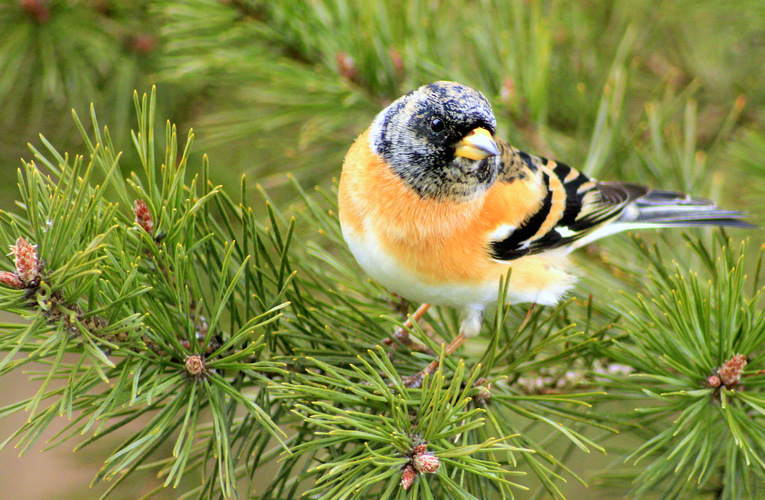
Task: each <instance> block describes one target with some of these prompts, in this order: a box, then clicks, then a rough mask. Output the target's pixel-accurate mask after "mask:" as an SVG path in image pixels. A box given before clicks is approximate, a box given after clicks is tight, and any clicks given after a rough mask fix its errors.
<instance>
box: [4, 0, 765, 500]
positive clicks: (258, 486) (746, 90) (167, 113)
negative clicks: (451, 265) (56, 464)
mask: <svg viewBox="0 0 765 500" xmlns="http://www.w3.org/2000/svg"><path fill="white" fill-rule="evenodd" d="M747 7H748V8H749V10H747V11H744V10H743V9H742V10H741V11H736V12H732V11H731V9H723V8H721V7H719V6H718V5H717V4H716V3H714V2H698V1H697V2H693V3H691V2H676V3H672V4H664V3H660V2H646V3H642V4H641V5H640V6H636V5H635V4H634V2H627V1H619V2H595V3H594V4H592V5H585V4H574V3H558V2H541V1H537V2H513V3H508V4H507V5H505V3H503V2H491V1H488V0H487V1H479V2H457V1H447V2H429V1H426V0H408V1H394V0H391V1H387V2H368V3H365V2H352V1H349V0H317V1H315V2H305V1H297V0H287V1H283V2H258V1H241V0H232V1H218V2H214V1H203V0H187V1H173V2H159V1H153V0H147V1H145V2H141V3H140V5H138V6H136V5H134V3H133V2H121V1H94V2H75V1H71V2H65V1H55V0H51V1H45V0H24V1H20V2H13V3H6V4H5V5H3V6H1V7H0V31H2V32H3V33H5V34H6V35H4V36H2V37H0V54H2V55H3V57H2V58H0V70H2V73H0V74H2V75H3V76H2V77H0V104H2V107H3V110H4V113H3V119H2V121H0V128H2V130H3V131H6V130H7V131H8V133H7V134H4V137H5V139H4V143H3V145H2V146H3V149H6V150H7V151H10V152H11V153H10V154H15V152H16V151H18V144H17V142H18V141H19V135H20V134H22V133H24V132H23V131H29V130H36V129H38V128H39V129H43V130H50V129H54V130H53V132H52V133H51V134H48V133H47V132H46V137H41V139H40V141H39V142H38V143H36V145H33V146H30V147H31V150H30V151H31V152H30V153H25V154H24V157H25V158H26V159H25V160H24V161H23V163H22V167H21V168H20V169H19V171H18V177H17V179H18V191H17V192H16V193H15V194H13V195H12V199H16V200H18V201H17V202H16V204H15V206H13V207H10V206H7V207H6V209H5V210H3V211H0V245H8V247H10V249H11V253H10V254H9V255H8V257H7V258H5V259H4V260H2V259H0V267H1V268H2V271H0V309H1V310H3V311H7V312H10V313H12V314H15V315H16V316H17V318H18V319H17V320H16V321H13V322H9V323H6V324H3V325H2V330H0V351H1V352H2V353H3V354H2V358H1V359H0V376H2V375H6V374H8V373H11V372H13V371H15V370H32V371H30V375H31V378H32V379H33V380H35V381H36V382H37V391H36V392H35V393H34V394H31V395H30V396H29V397H28V398H26V399H24V400H22V401H18V402H15V403H13V404H10V405H8V406H6V407H5V408H2V409H0V416H2V417H7V416H9V415H12V414H14V413H19V412H24V413H25V415H27V416H28V421H27V422H26V423H25V424H23V425H22V426H21V427H20V428H17V429H14V430H13V431H11V432H9V433H8V434H7V436H5V437H4V439H5V441H4V442H3V443H2V446H3V447H10V446H18V447H19V448H21V450H22V451H24V450H28V449H29V448H30V447H31V446H32V445H33V444H34V443H35V442H37V441H39V440H40V439H46V440H48V441H49V442H50V444H49V445H48V446H50V447H54V446H64V447H67V446H68V447H69V448H71V447H72V446H74V447H75V449H77V450H80V449H83V448H87V449H84V450H82V451H80V452H79V453H91V454H94V455H98V456H97V457H96V459H97V460H99V461H101V462H102V463H103V466H102V468H101V470H100V471H99V472H98V473H97V475H96V477H95V479H94V483H95V484H97V485H99V487H100V489H99V490H98V491H99V493H100V494H104V495H107V496H108V495H112V496H113V497H120V496H124V495H126V494H129V493H127V492H135V491H138V490H140V485H139V486H136V484H135V483H136V482H137V481H138V479H137V478H138V477H142V476H140V474H141V473H142V472H144V471H148V472H150V473H151V474H152V475H155V476H156V477H157V478H158V481H156V482H155V483H152V484H153V485H152V487H151V488H149V490H145V489H144V490H141V493H143V494H154V495H162V494H168V495H169V496H171V497H177V496H184V497H201V498H209V497H232V496H236V495H239V496H242V497H251V498H262V499H277V498H278V499H283V498H296V497H300V496H307V497H310V498H328V499H329V498H477V499H489V498H540V497H552V498H564V497H569V498H577V497H578V496H581V495H582V494H583V493H581V491H587V490H584V489H575V488H576V486H573V485H572V484H575V483H578V484H581V485H586V486H587V487H588V488H589V493H587V494H590V495H592V494H596V495H598V496H599V497H602V496H603V495H612V496H617V495H624V494H631V495H635V496H638V497H647V498H654V497H655V498H725V499H727V498H758V497H759V496H762V490H763V489H765V455H763V451H762V450H763V449H765V427H763V418H765V376H764V375H763V374H765V360H763V357H762V355H763V341H765V313H763V308H762V304H763V299H762V287H761V283H760V276H761V274H762V259H763V249H762V248H761V247H760V244H761V242H762V237H761V235H760V234H759V233H758V232H751V233H749V234H747V233H745V232H742V231H736V232H733V231H731V232H730V234H728V233H725V232H722V231H712V230H704V231H701V230H689V231H687V232H680V231H677V232H662V233H645V234H641V235H636V236H632V237H622V238H614V239H612V240H609V241H608V242H604V243H602V244H599V245H598V246H594V247H590V248H589V250H588V251H584V252H581V255H579V257H578V264H579V266H580V267H581V268H582V280H581V281H582V283H581V286H580V287H579V289H578V290H577V291H576V292H575V293H574V294H573V296H572V297H571V298H570V299H569V300H567V301H566V302H565V303H563V304H561V305H560V306H558V307H554V308H553V307H547V308H544V307H538V306H529V305H520V306H506V305H503V303H502V302H501V301H500V303H499V304H498V305H497V307H496V310H495V311H493V312H492V314H490V315H488V317H487V319H486V320H485V321H484V325H483V333H482V335H481V336H479V337H478V338H476V339H474V340H472V341H471V342H470V343H468V344H467V345H466V346H465V348H463V349H462V350H461V351H459V352H458V355H456V356H451V357H449V358H447V359H441V361H442V364H441V368H440V369H439V370H438V371H437V372H436V373H435V374H434V375H433V376H430V377H427V378H426V380H425V382H424V384H423V387H422V388H419V389H411V388H407V387H405V386H404V384H403V383H402V378H403V377H405V376H407V375H411V374H413V373H415V372H417V371H418V370H419V369H421V368H422V366H424V364H426V363H427V362H428V361H430V360H432V359H434V358H438V357H442V355H441V351H442V346H443V344H444V343H448V341H449V340H451V339H452V338H454V336H455V335H456V333H457V329H458V318H457V317H456V314H455V313H454V311H452V310H450V309H448V308H433V309H432V310H431V311H430V312H429V313H428V314H427V315H426V316H425V317H424V318H423V320H421V321H419V322H416V323H414V324H407V325H405V324H404V323H405V321H406V319H407V315H408V314H412V312H413V311H414V310H415V308H416V307H417V306H418V304H413V303H410V302H408V301H406V300H405V299H402V298H401V297H397V296H395V295H392V294H391V293H390V292H388V291H387V290H385V289H384V288H382V287H381V286H380V285H379V284H377V283H375V282H373V281H371V280H369V279H367V278H366V277H364V276H363V275H362V274H361V272H360V270H359V268H358V266H357V264H356V263H355V261H354V260H353V258H352V257H351V256H350V254H349V252H348V250H347V248H346V246H345V244H344V242H343V239H342V235H341V233H340V230H339V224H338V222H337V217H336V180H335V179H333V176H337V174H338V172H339V165H340V163H341V161H342V155H343V154H344V152H345V150H347V148H348V147H349V145H350V143H351V142H352V140H353V137H354V136H355V134H358V133H359V132H360V131H361V130H363V128H364V127H365V126H366V125H367V124H368V123H369V121H371V118H372V116H373V115H374V113H375V112H377V111H378V110H379V109H381V108H382V107H383V106H384V105H385V103H387V102H390V100H392V99H394V98H395V97H397V96H398V95H400V94H401V93H403V92H405V91H407V90H410V89H411V88H414V87H416V86H417V85H418V84H421V83H425V82H428V81H432V80H436V79H444V78H448V79H452V80H457V81H462V82H464V83H467V84H469V85H471V86H473V87H475V88H478V89H480V90H482V91H483V92H484V93H485V94H486V95H487V96H489V98H490V100H491V101H492V102H493V103H494V105H495V112H496V114H497V116H498V119H499V121H500V130H501V132H500V133H501V134H502V135H503V136H505V137H507V138H509V139H511V142H513V143H514V144H516V145H518V146H519V147H522V148H524V149H527V150H530V151H535V152H538V153H540V154H544V155H548V156H553V157H558V158H561V159H565V160H566V161H567V162H569V163H571V164H574V165H580V166H581V167H582V168H583V170H585V171H586V172H587V173H589V174H592V175H596V176H597V177H598V178H601V179H609V178H620V179H624V180H630V181H635V182H644V183H646V184H651V185H655V186H662V187H665V188H670V189H673V188H677V189H683V190H687V191H691V192H693V193H694V194H697V195H700V196H706V195H708V196H710V197H713V198H715V199H717V200H719V201H720V202H721V203H723V204H725V205H728V206H732V207H734V208H735V207H739V208H741V207H743V208H748V209H749V210H751V211H752V212H753V213H756V212H758V210H759V208H761V207H762V202H761V201H759V200H760V199H762V192H763V187H762V186H764V185H765V184H764V183H763V181H762V179H763V176H764V175H765V171H763V166H762V161H761V158H762V157H763V153H765V127H763V123H762V121H761V115H762V106H763V103H764V102H765V86H764V85H763V78H765V77H764V76H763V74H762V72H761V70H760V67H759V65H760V63H759V61H761V60H762V57H758V56H762V55H765V54H763V52H765V45H764V44H762V43H761V40H760V39H759V38H758V37H761V30H762V28H763V26H762V20H763V19H765V11H763V9H762V6H761V5H760V2H756V1H750V2H747ZM657 13H660V14H661V16H658V17H660V19H657ZM747 13H748V14H747ZM647 20H651V21H652V22H653V23H654V25H653V26H652V27H651V28H650V29H649V28H646V27H645V26H646V22H647ZM721 20H723V21H726V20H727V21H728V22H721ZM712 27H714V36H713V37H711V36H710V35H709V34H710V33H712V31H711V28H712ZM705 28H709V29H705ZM723 48H724V49H723ZM151 82H156V83H157V85H158V90H157V89H153V90H151V91H150V92H148V93H147V94H148V95H143V94H142V93H139V92H137V93H135V94H133V104H132V107H133V108H134V110H135V115H137V121H136V120H135V118H133V117H132V116H131V114H132V113H133V112H132V111H131V110H130V107H131V106H130V105H129V103H128V104H126V101H125V99H124V97H126V96H129V95H130V92H129V89H132V88H146V87H147V85H148V84H149V83H151ZM89 101H93V102H94V104H93V105H92V106H91V107H90V108H89V109H87V108H85V103H86V102H89ZM189 103H193V104H192V105H189ZM70 107H74V108H75V109H76V111H75V113H74V116H73V119H68V118H67V119H66V120H65V119H64V118H62V116H63V113H65V112H66V110H67V109H68V108H70ZM83 110H85V111H83ZM104 116H106V117H107V118H106V120H104V119H103V117H104ZM85 117H87V118H85ZM98 117H101V120H103V121H104V122H106V123H108V126H107V127H103V126H102V124H101V123H100V122H99V118H98ZM65 121H66V122H68V123H71V125H67V124H65V123H64V122H65ZM173 121H178V122H179V123H180V124H181V125H179V126H176V125H173V123H172V122H173ZM54 123H55V124H56V127H53V126H52V125H51V124H54ZM59 123H60V124H61V125H60V126H59V125H58V124H59ZM190 124H194V126H195V127H196V128H197V129H198V130H199V133H200V136H201V141H200V142H201V144H199V145H198V144H194V138H195V132H192V131H190V130H189V125H190ZM12 130H13V131H14V132H11V131H12ZM130 130H132V132H130ZM179 130H183V132H179ZM48 136H50V137H48ZM65 151H72V153H71V154H70V153H66V152H65ZM199 151H202V152H204V151H209V156H207V155H200V153H199ZM16 156H18V154H17V155H16ZM3 158H4V159H3V163H6V161H7V162H8V164H11V163H10V162H11V160H6V159H5V158H6V156H4V157H3ZM13 161H16V160H13ZM238 166H246V168H247V172H246V175H244V176H242V177H241V178H240V180H239V184H238V185H237V184H236V181H235V180H232V177H231V176H230V175H228V176H227V172H229V171H233V170H237V168H234V167H238ZM287 171H290V172H292V173H291V174H289V175H285V172H287ZM317 184H318V186H319V187H316V188H315V189H313V190H311V189H308V188H307V186H314V185H317ZM10 196H11V195H10V194H6V197H10ZM749 239H751V240H752V241H748V240H749ZM646 270H647V272H646ZM498 287H499V289H500V293H505V292H506V290H505V283H504V282H503V283H498ZM620 292H621V293H620ZM401 329H406V330H408V332H409V333H408V336H410V337H412V338H413V339H414V343H409V342H405V341H404V340H405V339H406V338H407V335H402V334H398V335H395V334H394V332H395V331H397V330H398V331H399V332H401V331H402V330H401ZM62 418H63V419H65V420H66V422H67V425H66V427H65V428H64V429H63V430H62V431H60V432H58V433H57V434H55V435H53V436H52V437H51V435H50V433H49V432H46V431H49V426H50V425H51V423H52V422H54V421H55V420H56V419H62ZM137 423H138V424H140V425H138V426H136V424H137ZM118 435H119V436H123V437H120V438H117V437H116V436H118ZM124 436H126V437H124ZM6 438H7V439H6ZM98 442H107V443H109V445H110V447H111V448H110V449H109V450H108V451H106V452H103V454H101V452H100V451H89V450H92V449H93V447H92V446H91V445H93V444H94V443H98ZM596 456H601V457H602V458H597V457H596ZM590 464H593V465H590ZM597 464H603V465H602V466H599V465H597ZM593 468H597V469H598V470H593ZM601 469H602V470H601ZM101 485H105V486H101ZM171 487H172V488H176V489H175V490H169V491H170V492H169V493H167V491H168V489H169V488H171ZM166 488H167V489H166ZM582 488H584V487H582Z"/></svg>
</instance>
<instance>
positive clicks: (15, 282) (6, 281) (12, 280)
mask: <svg viewBox="0 0 765 500" xmlns="http://www.w3.org/2000/svg"><path fill="white" fill-rule="evenodd" d="M0 283H2V284H3V285H5V286H9V287H11V288H24V283H22V282H21V279H19V277H18V276H16V273H9V272H8V271H3V272H0Z"/></svg>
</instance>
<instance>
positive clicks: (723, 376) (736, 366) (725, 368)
mask: <svg viewBox="0 0 765 500" xmlns="http://www.w3.org/2000/svg"><path fill="white" fill-rule="evenodd" d="M745 366H746V356H744V355H743V354H736V355H735V356H733V357H732V358H730V359H729V360H728V361H726V362H725V363H723V365H722V366H721V367H720V369H719V370H717V373H718V375H720V380H721V381H722V383H723V384H725V387H727V388H728V389H730V388H732V387H735V386H736V385H737V384H738V381H739V380H740V379H741V374H742V373H743V372H744V367H745Z"/></svg>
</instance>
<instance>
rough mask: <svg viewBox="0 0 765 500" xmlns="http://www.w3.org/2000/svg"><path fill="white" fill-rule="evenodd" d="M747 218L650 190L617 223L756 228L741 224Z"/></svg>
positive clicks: (706, 202) (684, 196) (704, 202)
mask: <svg viewBox="0 0 765 500" xmlns="http://www.w3.org/2000/svg"><path fill="white" fill-rule="evenodd" d="M747 215H748V214H747V213H746V212H738V211H735V210H723V209H721V208H718V207H717V205H715V204H714V203H713V202H711V201H709V200H702V199H698V198H692V197H691V196H690V195H687V194H685V193H680V192H677V191H664V190H659V189H652V190H649V191H648V193H646V194H644V195H643V196H641V197H639V198H637V199H636V200H635V201H633V202H632V203H630V204H629V205H628V206H627V207H626V209H625V210H624V212H622V215H621V216H620V217H619V218H618V219H617V221H616V222H618V223H625V224H630V225H632V224H635V225H639V226H653V227H694V226H731V227H744V228H754V227H757V226H755V225H753V224H750V223H749V222H746V221H745V220H743V218H744V217H746V216H747Z"/></svg>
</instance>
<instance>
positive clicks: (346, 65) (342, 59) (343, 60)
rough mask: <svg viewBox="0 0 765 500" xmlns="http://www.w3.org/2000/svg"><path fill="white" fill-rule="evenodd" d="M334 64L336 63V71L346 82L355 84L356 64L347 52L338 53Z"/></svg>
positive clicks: (357, 74) (356, 76)
mask: <svg viewBox="0 0 765 500" xmlns="http://www.w3.org/2000/svg"><path fill="white" fill-rule="evenodd" d="M335 62H336V63H337V71H338V72H339V73H340V74H341V75H342V76H344V77H345V78H347V79H348V80H350V81H352V82H355V81H356V79H357V78H358V76H359V73H358V70H357V69H356V62H355V61H354V60H353V58H352V57H351V56H349V55H348V53H347V52H343V51H340V52H338V53H337V54H335Z"/></svg>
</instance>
